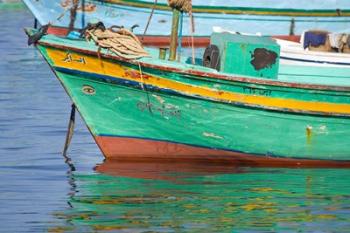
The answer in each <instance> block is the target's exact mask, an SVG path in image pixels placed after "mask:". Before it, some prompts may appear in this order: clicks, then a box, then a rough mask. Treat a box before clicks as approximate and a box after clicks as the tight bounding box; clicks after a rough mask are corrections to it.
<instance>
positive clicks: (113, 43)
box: [85, 26, 149, 59]
mask: <svg viewBox="0 0 350 233" xmlns="http://www.w3.org/2000/svg"><path fill="white" fill-rule="evenodd" d="M85 37H86V38H87V39H92V40H93V41H95V43H96V45H98V46H99V50H100V49H101V48H104V49H108V50H110V51H111V52H113V53H115V54H116V55H117V56H120V57H122V58H125V59H138V58H141V57H147V56H149V54H148V53H147V52H146V51H145V49H144V48H143V47H142V44H141V42H140V41H139V39H138V38H137V37H136V36H135V35H134V34H133V33H132V32H131V31H129V30H127V29H125V28H120V27H116V26H112V27H111V28H109V29H104V28H92V29H88V30H86V31H85Z"/></svg>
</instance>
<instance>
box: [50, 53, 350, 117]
mask: <svg viewBox="0 0 350 233" xmlns="http://www.w3.org/2000/svg"><path fill="white" fill-rule="evenodd" d="M46 51H47V55H48V57H49V58H50V59H51V61H52V65H53V66H54V67H56V68H58V69H61V68H65V69H73V70H77V71H79V72H86V73H91V74H95V76H99V75H104V76H106V77H104V78H112V79H113V77H117V78H122V79H124V80H129V81H133V82H137V83H140V82H143V83H144V84H145V85H149V86H150V88H156V89H157V88H158V89H169V90H171V91H173V92H177V93H181V94H185V95H188V96H200V97H201V98H206V99H208V100H216V101H222V102H226V103H236V104H240V105H246V106H251V107H259V108H263V109H270V110H280V111H291V112H308V113H310V114H311V113H314V114H333V115H350V99H349V95H347V96H346V95H345V99H344V100H345V101H347V102H346V103H341V104H340V103H332V102H331V101H332V99H331V98H333V97H331V96H327V97H326V98H325V99H324V100H323V101H317V99H316V101H317V102H316V101H309V100H308V101H305V100H298V99H297V98H300V97H298V95H299V92H300V91H299V92H298V91H295V90H289V92H290V94H291V95H292V96H291V97H289V96H286V94H285V93H283V96H282V95H281V96H273V97H271V96H270V95H272V94H270V92H268V91H269V90H270V91H273V89H272V88H269V87H266V86H264V87H260V88H256V87H251V86H246V87H243V88H242V87H240V89H241V92H242V93H237V92H229V91H224V87H223V88H222V89H220V90H218V89H216V88H210V87H206V86H200V85H197V83H196V85H193V84H194V83H191V82H189V83H186V81H182V80H181V81H182V82H178V81H176V80H171V78H168V77H165V78H164V77H161V76H156V75H153V74H151V73H150V71H149V70H148V69H147V70H145V71H144V74H143V79H144V80H141V75H140V71H139V70H138V69H137V70H136V69H135V68H134V69H133V68H130V67H128V66H123V65H120V64H117V63H114V62H112V61H108V60H99V59H98V58H97V57H93V56H86V55H84V54H79V53H73V52H68V53H67V52H66V51H63V50H56V49H51V48H49V49H47V50H46ZM136 68H137V67H136ZM61 70H62V69H61ZM155 72H156V71H153V73H155ZM163 75H164V74H163ZM178 78H179V77H178ZM214 84H215V83H212V84H211V85H214ZM226 85H227V84H226ZM260 91H262V92H260ZM284 91H286V90H284ZM293 92H294V93H293ZM322 94H323V93H321V94H320V95H319V96H320V97H318V96H317V95H315V94H313V93H312V95H311V96H312V97H313V98H315V97H316V98H317V97H318V98H322ZM323 95H324V94H323ZM286 97H289V98H286ZM340 98H341V97H338V99H340ZM328 99H329V100H328ZM338 99H336V101H337V100H338ZM326 101H327V102H326ZM338 101H339V100H338Z"/></svg>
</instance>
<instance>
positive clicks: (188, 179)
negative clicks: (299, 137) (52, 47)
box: [0, 10, 350, 233]
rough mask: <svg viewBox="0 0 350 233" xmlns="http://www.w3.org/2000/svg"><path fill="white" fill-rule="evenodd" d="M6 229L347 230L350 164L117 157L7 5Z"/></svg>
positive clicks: (3, 48) (2, 184) (1, 181)
mask: <svg viewBox="0 0 350 233" xmlns="http://www.w3.org/2000/svg"><path fill="white" fill-rule="evenodd" d="M0 20H1V22H3V25H2V26H3V27H2V29H1V30H0V54H1V59H0V132H1V134H0V223H1V227H0V232H122V233H124V232H350V170H347V169H283V168H280V169H278V168H274V169H272V168H242V167H231V166H223V165H215V166H214V165H208V164H198V163H196V164H181V163H177V164H174V163H171V164H169V163H127V162H119V163H113V162H108V161H103V156H102V154H101V153H100V151H99V150H98V148H97V146H96V145H95V143H94V141H93V139H92V138H91V136H90V134H89V133H88V131H87V129H86V127H85V126H84V125H83V123H82V121H81V119H79V118H78V119H77V125H76V130H75V135H74V137H73V141H72V144H71V147H70V150H69V156H70V158H71V159H72V163H73V164H74V167H75V170H72V169H71V167H69V166H68V165H67V164H66V163H65V161H64V159H63V158H62V156H61V151H62V148H63V144H64V140H65V133H66V128H67V123H68V118H69V111H70V101H69V99H68V97H67V96H66V94H65V93H64V90H63V88H62V87H61V86H60V84H59V82H58V81H57V80H56V79H55V77H54V75H53V74H52V72H51V70H50V68H49V67H48V65H47V64H46V63H45V62H44V61H43V59H42V57H41V56H40V55H39V54H38V52H36V51H35V49H34V48H33V47H28V46H27V45H26V38H25V36H24V33H23V30H22V28H23V27H25V26H32V24H33V19H32V16H31V15H30V14H29V13H28V12H27V11H25V10H16V11H13V10H12V11H0Z"/></svg>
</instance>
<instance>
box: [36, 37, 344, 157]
mask: <svg viewBox="0 0 350 233" xmlns="http://www.w3.org/2000/svg"><path fill="white" fill-rule="evenodd" d="M51 38H52V36H46V37H45V38H44V41H48V42H51V43H58V44H61V43H65V45H71V46H73V47H78V48H87V49H88V50H91V51H96V49H97V48H96V47H94V46H95V45H93V44H92V43H85V42H82V41H73V40H64V39H62V38H56V37H54V38H53V39H52V40H51ZM39 49H40V51H41V52H42V54H43V55H44V56H45V58H46V59H47V60H48V61H49V63H50V64H51V65H52V62H51V61H50V58H49V57H48V55H47V53H46V49H45V47H43V46H39ZM142 61H144V62H148V63H154V64H157V65H164V66H170V67H177V68H183V69H194V68H197V67H198V66H192V65H186V64H180V63H177V62H169V61H164V60H157V59H152V58H143V59H142ZM120 63H121V64H122V65H126V66H128V67H129V68H132V69H135V71H138V70H139V67H138V66H137V65H132V64H129V63H125V62H120ZM54 68H55V67H54ZM202 69H203V68H202ZM208 71H210V72H213V73H214V72H216V71H214V70H211V69H208ZM142 72H143V73H144V74H150V75H156V76H160V77H164V78H167V79H170V80H175V81H177V82H182V83H187V84H190V85H193V86H201V87H210V88H216V89H218V90H226V91H230V92H233V93H245V94H248V95H269V96H272V97H279V98H285V99H298V100H309V101H316V102H317V101H324V102H330V103H350V93H349V92H345V91H344V92H340V91H339V92H336V91H326V90H325V91H321V90H304V89H299V88H290V87H278V86H276V87H273V86H268V85H262V84H260V85H256V84H249V83H239V82H234V81H223V80H218V79H209V78H202V77H196V76H194V75H178V74H176V73H172V72H163V71H161V70H157V69H152V68H142ZM56 74H57V76H58V78H59V79H60V81H61V82H62V84H63V85H64V87H65V89H66V90H67V91H68V94H69V95H70V96H71V98H72V100H73V102H74V103H75V105H76V106H77V108H78V109H79V112H80V113H81V114H82V116H83V118H84V120H85V122H86V124H87V126H88V127H89V128H90V130H91V132H92V134H93V135H109V136H123V137H137V138H148V139H153V140H165V141H171V142H175V143H185V144H191V145H197V146H203V147H209V148H219V149H225V150H232V151H240V152H244V153H253V154H259V155H263V156H265V155H267V156H281V157H286V158H290V157H292V158H309V159H327V160H349V154H350V151H349V146H348V139H349V138H350V130H348V129H350V118H338V117H329V116H327V117H326V116H322V117H321V116H311V115H303V114H290V113H285V112H270V111H262V110H259V109H254V108H246V107H244V106H235V105H234V104H225V103H218V102H214V101H210V100H206V99H203V98H198V97H195V96H193V98H192V97H190V96H181V95H174V94H170V93H168V92H166V91H160V92H158V91H157V92H153V91H152V90H151V89H147V91H145V90H142V88H141V86H140V85H136V86H134V87H131V86H124V85H121V84H118V83H116V82H113V81H111V80H109V81H104V80H101V79H99V78H98V77H89V76H86V75H84V74H76V73H71V71H69V70H66V71H64V72H62V71H57V70H56ZM85 85H89V86H91V87H93V88H94V89H95V94H94V95H87V94H85V93H83V92H82V88H83V87H84V86H85ZM149 107H150V108H151V111H150V108H149ZM309 129H311V133H310V132H308V130H309Z"/></svg>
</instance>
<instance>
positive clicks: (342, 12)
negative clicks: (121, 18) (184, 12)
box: [92, 0, 350, 17]
mask: <svg viewBox="0 0 350 233" xmlns="http://www.w3.org/2000/svg"><path fill="white" fill-rule="evenodd" d="M92 1H93V2H95V1H96V0H92ZM103 3H105V4H106V3H107V4H112V5H113V4H116V5H121V6H127V7H135V8H150V9H152V8H153V7H154V9H156V10H161V11H170V10H171V8H170V7H169V6H168V5H167V4H165V3H157V4H154V3H153V2H146V1H139V0H137V1H135V0H104V1H103ZM192 11H193V13H199V14H232V15H239V14H247V15H269V16H289V17H291V16H296V17H347V16H349V15H350V9H337V8H336V9H293V8H282V9H281V8H266V7H260V8H259V7H227V6H206V5H194V6H193V9H192Z"/></svg>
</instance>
